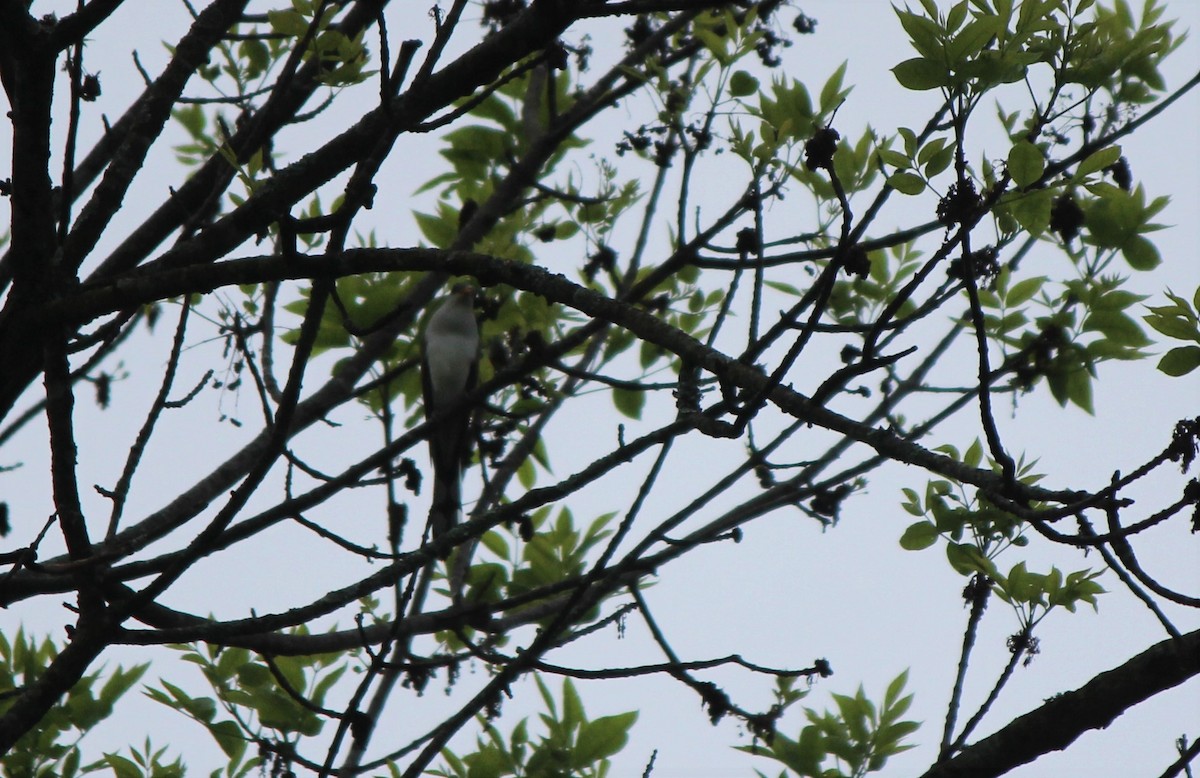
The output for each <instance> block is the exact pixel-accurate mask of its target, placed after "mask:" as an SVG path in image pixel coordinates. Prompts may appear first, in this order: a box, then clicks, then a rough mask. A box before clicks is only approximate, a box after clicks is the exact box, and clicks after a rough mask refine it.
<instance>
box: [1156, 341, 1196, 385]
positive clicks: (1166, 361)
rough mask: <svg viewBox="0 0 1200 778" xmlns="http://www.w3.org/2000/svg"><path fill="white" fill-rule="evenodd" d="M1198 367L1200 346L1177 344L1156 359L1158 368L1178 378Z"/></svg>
mask: <svg viewBox="0 0 1200 778" xmlns="http://www.w3.org/2000/svg"><path fill="white" fill-rule="evenodd" d="M1198 367H1200V346H1177V347H1176V348H1173V349H1171V350H1170V351H1168V352H1167V353H1166V354H1163V358H1162V359H1160V360H1158V369H1159V370H1160V371H1161V372H1163V373H1166V374H1167V375H1169V376H1173V377H1175V378H1178V377H1179V376H1182V375H1187V374H1188V373H1190V372H1192V371H1193V370H1195V369H1196V368H1198Z"/></svg>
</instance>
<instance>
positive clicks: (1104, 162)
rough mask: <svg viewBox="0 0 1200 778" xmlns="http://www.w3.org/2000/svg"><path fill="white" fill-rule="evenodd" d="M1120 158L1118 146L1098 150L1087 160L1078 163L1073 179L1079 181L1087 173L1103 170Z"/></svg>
mask: <svg viewBox="0 0 1200 778" xmlns="http://www.w3.org/2000/svg"><path fill="white" fill-rule="evenodd" d="M1120 158H1121V147H1120V146H1109V147H1108V148H1104V149H1100V150H1099V151H1097V152H1094V153H1092V154H1091V155H1090V156H1088V158H1087V159H1085V160H1084V161H1083V162H1080V163H1079V167H1078V168H1076V169H1075V175H1074V176H1073V177H1074V178H1076V179H1079V178H1083V177H1084V176H1086V175H1088V174H1089V173H1095V172H1097V171H1100V170H1103V169H1104V168H1106V167H1108V166H1109V165H1111V164H1113V163H1114V162H1116V161H1117V160H1118V159H1120Z"/></svg>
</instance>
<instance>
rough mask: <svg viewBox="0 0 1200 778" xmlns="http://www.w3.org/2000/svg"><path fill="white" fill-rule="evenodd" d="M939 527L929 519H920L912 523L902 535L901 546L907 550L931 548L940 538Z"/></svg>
mask: <svg viewBox="0 0 1200 778" xmlns="http://www.w3.org/2000/svg"><path fill="white" fill-rule="evenodd" d="M938 535H939V533H938V528H937V527H935V526H934V525H933V524H931V523H930V522H928V521H918V522H917V523H915V524H910V525H909V527H908V529H906V530H904V534H903V535H901V536H900V547H901V548H903V549H905V550H906V551H920V550H922V549H925V548H929V547H930V546H932V545H933V544H934V543H936V542H937V539H938Z"/></svg>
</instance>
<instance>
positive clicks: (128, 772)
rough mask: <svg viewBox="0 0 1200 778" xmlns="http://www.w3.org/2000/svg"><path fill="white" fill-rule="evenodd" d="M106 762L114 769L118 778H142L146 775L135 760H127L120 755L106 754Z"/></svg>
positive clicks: (114, 773)
mask: <svg viewBox="0 0 1200 778" xmlns="http://www.w3.org/2000/svg"><path fill="white" fill-rule="evenodd" d="M104 761H105V762H107V763H108V766H109V767H111V768H112V771H113V775H114V776H116V778H142V776H144V775H145V773H144V772H142V768H140V767H138V766H137V764H136V763H134V762H133V760H131V759H126V758H125V757H123V756H120V755H119V754H105V755H104Z"/></svg>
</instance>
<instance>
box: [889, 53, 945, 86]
mask: <svg viewBox="0 0 1200 778" xmlns="http://www.w3.org/2000/svg"><path fill="white" fill-rule="evenodd" d="M892 74H893V75H894V76H896V80H897V81H899V82H900V86H902V87H904V88H905V89H911V90H912V91H914V92H923V91H925V90H928V89H938V88H939V87H944V86H949V84H950V74H949V73H948V72H946V68H945V67H944V66H942V65H939V64H938V63H937V62H934V61H933V60H931V59H925V58H924V57H914V58H912V59H906V60H904V61H903V62H901V63H900V64H899V65H897V66H896V67H894V68H892Z"/></svg>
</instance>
